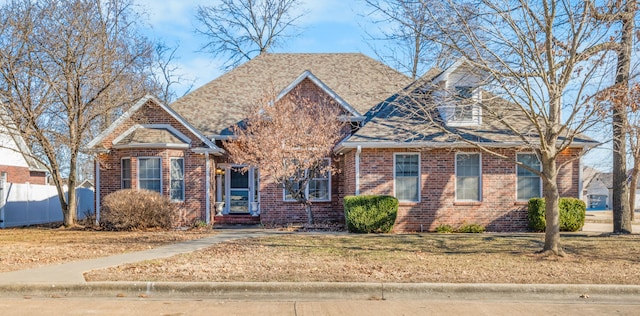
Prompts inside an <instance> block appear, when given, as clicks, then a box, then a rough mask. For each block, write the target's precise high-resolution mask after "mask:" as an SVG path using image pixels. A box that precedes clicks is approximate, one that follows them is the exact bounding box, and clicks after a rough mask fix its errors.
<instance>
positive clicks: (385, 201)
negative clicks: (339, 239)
mask: <svg viewBox="0 0 640 316" xmlns="http://www.w3.org/2000/svg"><path fill="white" fill-rule="evenodd" d="M397 215H398V199H396V198H395V197H393V196H386V195H359V196H345V197H344V217H345V224H346V225H347V230H348V231H349V232H351V233H388V232H390V231H391V230H392V229H393V224H394V223H395V221H396V216H397Z"/></svg>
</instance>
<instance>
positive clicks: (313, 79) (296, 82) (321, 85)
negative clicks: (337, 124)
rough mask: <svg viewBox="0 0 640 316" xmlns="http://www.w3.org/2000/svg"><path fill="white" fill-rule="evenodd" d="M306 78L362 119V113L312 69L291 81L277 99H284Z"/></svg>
mask: <svg viewBox="0 0 640 316" xmlns="http://www.w3.org/2000/svg"><path fill="white" fill-rule="evenodd" d="M304 79H309V80H311V82H313V83H314V84H315V85H316V86H318V87H319V88H320V89H321V90H322V91H324V92H325V93H326V94H328V95H329V96H330V97H331V98H332V99H333V100H334V101H336V102H337V103H338V104H339V105H340V106H342V107H343V108H344V110H345V111H347V112H348V113H351V115H353V117H354V119H356V120H360V119H361V118H362V114H360V112H358V111H357V110H356V109H354V108H353V107H352V106H351V105H349V103H347V101H345V100H344V99H343V98H342V97H340V96H339V95H338V94H337V93H335V92H334V91H333V90H331V88H329V86H327V85H326V84H325V83H324V82H322V80H320V79H319V78H318V77H316V76H315V75H313V73H311V71H309V70H305V71H304V72H303V73H302V74H301V75H300V76H298V78H296V80H294V81H293V82H291V83H290V84H289V85H288V86H286V87H285V88H284V89H283V90H282V91H280V93H278V96H277V97H276V100H275V101H278V100H280V99H282V98H283V97H285V96H286V95H287V94H288V93H289V92H291V90H293V89H294V88H295V87H296V86H298V85H299V84H300V83H301V82H302V81H303V80H304Z"/></svg>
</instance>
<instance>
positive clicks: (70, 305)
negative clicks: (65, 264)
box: [0, 296, 640, 316]
mask: <svg viewBox="0 0 640 316" xmlns="http://www.w3.org/2000/svg"><path fill="white" fill-rule="evenodd" d="M0 310H2V311H3V312H2V313H3V314H6V315H16V316H19V315H136V316H145V315H163V316H178V315H261V316H266V315H292V316H293V315H295V316H303V315H356V316H357V315H563V316H564V315H580V316H587V315H638V312H639V311H640V299H638V298H634V297H628V298H626V299H625V298H612V299H601V300H598V299H591V298H576V299H571V300H561V301H559V300H549V301H545V300H539V299H538V300H519V299H518V300H512V299H510V300H496V299H488V300H478V299H470V300H465V299H440V298H438V299H426V300H353V301H341V300H318V301H286V299H283V301H260V300H253V301H241V300H240V301H239V300H233V301H228V300H216V299H191V300H190V299H167V298H158V299H154V298H152V297H146V298H145V297H142V298H140V297H120V298H119V297H113V298H105V297H79V298H78V297H73V298H69V297H48V298H44V297H28V296H25V297H15V298H13V297H12V298H7V297H4V298H0Z"/></svg>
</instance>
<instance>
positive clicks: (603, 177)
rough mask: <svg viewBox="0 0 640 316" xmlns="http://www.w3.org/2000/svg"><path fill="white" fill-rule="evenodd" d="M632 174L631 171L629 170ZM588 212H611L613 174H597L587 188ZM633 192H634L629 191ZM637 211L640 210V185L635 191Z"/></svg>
mask: <svg viewBox="0 0 640 316" xmlns="http://www.w3.org/2000/svg"><path fill="white" fill-rule="evenodd" d="M629 174H631V170H629ZM585 191H586V194H585V196H586V203H587V210H594V211H595V210H610V209H611V208H612V206H613V205H612V203H613V200H612V196H613V173H611V172H597V173H596V174H595V175H594V176H593V177H592V179H591V180H590V181H589V182H588V183H587V185H586V186H585ZM629 191H630V192H632V190H631V189H630V190H629ZM635 199H636V209H638V208H640V183H639V184H638V187H637V188H636V190H635Z"/></svg>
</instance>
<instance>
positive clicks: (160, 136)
mask: <svg viewBox="0 0 640 316" xmlns="http://www.w3.org/2000/svg"><path fill="white" fill-rule="evenodd" d="M134 144H136V145H139V144H187V143H186V142H184V141H182V140H181V139H180V138H178V137H177V136H176V135H174V134H173V133H171V132H170V131H168V130H166V129H163V128H144V127H141V128H138V129H136V130H134V131H133V132H131V133H129V134H128V135H127V136H125V137H123V138H122V139H121V140H119V141H118V142H117V143H115V144H114V145H116V146H123V145H134Z"/></svg>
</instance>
